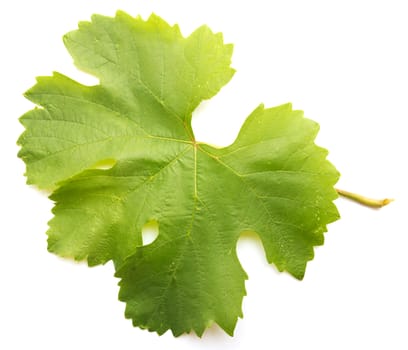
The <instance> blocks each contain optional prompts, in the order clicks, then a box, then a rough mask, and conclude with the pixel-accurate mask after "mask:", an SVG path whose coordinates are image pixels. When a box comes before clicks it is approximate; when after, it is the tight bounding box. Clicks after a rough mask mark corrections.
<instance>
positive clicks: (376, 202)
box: [336, 188, 394, 208]
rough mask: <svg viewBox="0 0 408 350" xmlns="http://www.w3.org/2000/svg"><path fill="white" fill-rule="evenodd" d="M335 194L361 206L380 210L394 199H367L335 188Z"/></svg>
mask: <svg viewBox="0 0 408 350" xmlns="http://www.w3.org/2000/svg"><path fill="white" fill-rule="evenodd" d="M336 191H337V193H338V194H339V195H340V196H343V197H345V198H348V199H351V200H353V201H355V202H357V203H360V204H362V205H365V206H367V207H370V208H382V207H384V206H386V205H387V204H390V203H391V202H392V201H394V199H389V198H384V199H373V198H368V197H364V196H362V195H360V194H356V193H353V192H348V191H344V190H340V189H338V188H336Z"/></svg>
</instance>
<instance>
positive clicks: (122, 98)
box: [18, 12, 339, 336]
mask: <svg viewBox="0 0 408 350" xmlns="http://www.w3.org/2000/svg"><path fill="white" fill-rule="evenodd" d="M64 42H65V45H66V47H67V49H68V51H69V52H70V53H71V55H72V57H73V58H74V62H75V64H76V65H77V67H78V68H80V69H81V70H83V71H85V72H88V73H90V74H93V75H94V76H96V77H98V78H99V79H100V84H99V85H96V86H84V85H81V84H79V83H77V82H75V81H73V80H71V79H69V78H67V77H65V76H63V75H61V74H59V73H54V75H53V76H51V77H41V78H38V82H37V84H36V85H35V86H34V87H33V88H31V89H30V90H29V91H28V92H27V93H26V96H27V98H28V99H30V100H31V101H32V102H34V103H35V104H37V105H38V106H39V107H37V108H35V109H34V110H31V111H29V112H28V113H26V114H25V115H24V116H22V117H21V122H22V123H23V125H24V126H25V127H26V131H25V132H24V133H23V134H22V136H21V137H20V139H19V141H18V142H19V144H20V145H21V150H20V153H19V156H20V157H21V158H22V159H23V160H24V161H25V162H26V165H27V173H26V175H27V180H28V183H32V184H36V185H38V186H39V187H45V188H53V189H54V192H53V193H52V195H51V197H50V198H51V199H52V200H53V201H54V202H55V207H54V209H53V213H54V218H53V219H52V220H51V221H50V223H49V226H50V228H49V231H48V248H49V250H50V251H51V252H54V253H56V254H58V255H60V256H64V257H73V258H74V259H76V260H87V261H88V263H89V265H97V264H104V263H106V262H107V261H109V260H113V262H114V264H115V267H116V269H117V272H116V276H117V277H119V278H120V279H121V281H120V294H119V298H120V300H122V301H124V302H126V304H127V306H126V317H128V318H131V319H132V320H133V324H134V325H135V326H138V327H141V328H147V329H149V330H151V331H156V332H158V333H159V334H162V333H164V332H166V331H167V330H168V329H171V330H172V332H173V334H174V335H176V336H177V335H180V334H182V333H184V332H190V331H191V330H194V331H195V332H196V333H197V334H198V335H201V334H202V333H203V332H204V330H205V329H206V328H207V327H208V326H209V325H210V324H211V323H213V322H216V323H218V324H219V325H220V326H221V327H222V328H223V329H224V330H225V331H226V332H227V333H228V334H231V335H232V334H233V330H234V328H235V325H236V322H237V319H238V317H242V311H241V303H242V298H243V296H244V295H245V280H246V278H247V276H246V273H245V272H244V270H243V269H242V267H241V265H240V263H239V261H238V258H237V254H236V244H237V240H238V238H239V236H240V234H241V233H242V232H244V231H254V232H256V233H257V234H258V235H259V237H260V238H261V240H262V243H263V246H264V249H265V252H266V258H267V259H268V262H269V263H271V264H274V265H275V266H276V267H277V268H278V269H279V270H280V271H288V272H289V273H291V274H292V275H293V276H295V277H296V278H298V279H302V278H303V276H304V273H305V268H306V263H307V261H309V260H311V259H312V258H313V247H314V246H316V245H321V244H322V243H323V238H324V237H323V233H324V232H325V231H326V225H327V224H328V223H330V222H332V221H335V220H336V219H338V217H339V216H338V212H337V209H336V207H335V205H334V204H333V202H332V201H333V200H334V199H335V198H336V197H337V194H336V191H335V190H334V189H333V186H334V184H335V183H336V181H337V179H338V176H339V174H338V172H337V171H336V170H335V168H334V167H333V166H332V165H331V164H330V163H329V162H328V161H327V160H326V155H327V151H326V150H324V149H322V148H320V147H318V146H316V145H315V144H314V139H315V137H316V134H317V132H318V125H317V124H316V123H315V122H313V121H311V120H309V119H306V118H304V116H303V113H302V112H301V111H294V110H292V107H291V105H290V104H286V105H282V106H279V107H275V108H269V109H265V108H264V107H263V106H262V105H261V106H259V107H258V108H256V109H255V110H254V112H253V113H252V114H251V115H250V116H249V117H248V119H247V120H246V122H245V124H244V125H243V127H242V129H241V131H240V133H239V135H238V137H237V139H236V141H235V142H234V143H233V144H232V145H230V146H228V147H224V148H215V147H212V146H209V145H206V144H204V143H199V142H197V141H196V140H195V138H194V134H193V131H192V128H191V117H192V112H193V111H194V109H195V108H196V107H197V106H198V105H199V104H200V102H201V101H202V100H204V99H209V98H211V97H212V96H214V95H215V94H216V93H217V92H218V91H219V90H220V88H221V87H222V86H223V85H224V84H226V83H227V82H228V81H229V80H230V79H231V77H232V75H233V73H234V70H233V69H232V68H230V59H231V54H232V46H231V45H225V44H224V43H223V39H222V35H221V34H213V33H212V32H211V31H210V29H209V28H208V27H206V26H203V27H200V28H198V29H197V30H196V31H195V32H194V33H192V34H191V35H190V36H189V37H187V38H183V36H182V35H181V34H180V31H179V29H178V27H177V26H173V27H171V26H169V25H168V24H167V23H166V22H164V21H163V20H162V19H161V18H159V17H157V16H155V15H152V16H151V17H150V18H149V19H148V20H147V21H144V20H142V19H141V18H132V17H130V16H129V15H127V14H125V13H123V12H118V13H117V15H116V17H115V18H110V17H104V16H99V15H95V16H93V17H92V22H89V23H88V22H82V23H80V25H79V29H78V30H76V31H73V32H70V33H68V34H67V35H66V36H65V37H64ZM104 163H105V164H108V165H110V166H111V167H109V168H107V169H106V168H105V169H102V168H100V165H101V164H104ZM152 220H154V221H156V222H157V223H158V225H159V235H158V237H157V239H156V240H155V241H154V242H152V243H151V244H148V245H143V242H142V228H143V226H144V225H145V224H146V223H147V222H150V221H152Z"/></svg>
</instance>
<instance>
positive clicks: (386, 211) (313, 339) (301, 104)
mask: <svg viewBox="0 0 408 350" xmlns="http://www.w3.org/2000/svg"><path fill="white" fill-rule="evenodd" d="M405 4H406V1H390V0H386V1H385V0H384V1H375V0H370V1H358V0H354V1H348V0H347V1H345V0H343V1H328V0H324V1H313V0H308V1H305V0H300V1H290V0H282V1H275V0H269V1H257V0H251V1H227V0H217V1H210V0H185V1H181V0H163V1H159V0H157V1H137V0H129V1H125V0H123V1H114V0H110V1H108V0H86V1H84V0H81V1H73V0H70V1H65V0H58V1H55V0H49V1H46V0H36V1H29V0H27V1H22V0H13V1H3V2H1V5H0V26H1V28H0V36H1V41H0V44H1V52H0V62H1V64H0V70H1V71H0V79H1V81H0V98H1V112H0V142H1V147H0V152H1V159H2V166H1V172H0V176H1V181H0V185H1V196H0V200H1V205H2V207H1V216H0V218H1V228H0V348H1V349H7V350H9V349H10V350H11V349H44V350H46V349H60V350H62V349H142V348H143V349H166V350H169V349H177V350H183V349H225V350H228V349H249V348H251V347H256V348H258V349H280V350H284V349H291V350H292V349H313V350H318V349H332V350H333V349H393V350H396V349H407V348H408V332H407V328H408V286H407V285H408V284H407V280H408V232H407V231H408V230H407V224H406V222H407V216H408V215H407V214H408V212H407V209H408V199H407V198H408V191H407V184H406V180H407V171H406V169H407V166H406V163H407V157H406V154H407V153H406V151H407V146H408V142H407V136H406V135H407V126H406V125H407V123H406V120H407V117H408V108H407V102H408V49H407V46H408V20H407V18H408V8H407V7H406V5H405ZM117 9H122V10H125V11H127V12H128V13H130V14H132V15H137V14H141V15H142V16H143V17H144V18H146V17H147V16H148V15H149V14H150V13H151V12H152V11H154V12H155V13H157V14H158V15H160V16H162V17H163V18H164V19H166V20H167V21H168V22H170V23H172V24H173V23H179V24H180V26H181V29H182V31H183V33H184V34H185V35H188V34H189V33H190V32H191V31H192V30H193V29H195V28H196V27H198V26H199V25H201V24H204V23H206V24H208V25H209V26H210V27H211V28H212V29H213V30H214V31H222V32H223V33H224V37H225V40H226V42H232V43H234V44H235V50H234V56H233V66H234V67H235V68H236V69H237V73H236V75H235V77H234V78H233V80H232V81H231V82H230V83H229V85H228V86H226V87H225V88H224V89H223V90H222V91H221V92H220V94H219V95H217V97H215V98H214V99H212V100H211V101H209V102H205V103H204V105H203V106H201V107H200V108H199V110H200V112H199V114H198V115H197V116H196V118H195V120H194V130H195V133H196V136H197V138H198V139H199V140H200V141H208V142H211V143H215V144H219V145H226V144H228V143H230V142H231V141H232V140H233V139H234V137H235V136H236V134H237V132H238V129H239V127H240V125H241V124H242V122H243V120H244V119H245V117H246V116H247V115H248V114H249V113H250V111H251V110H252V109H254V108H255V107H256V106H257V105H258V104H259V103H260V102H264V103H265V105H266V106H275V105H278V104H281V103H285V102H289V101H290V102H293V104H294V107H295V108H297V109H302V110H304V111H305V114H306V115H307V116H308V117H310V118H312V119H314V120H316V121H318V122H319V123H320V125H321V131H320V134H319V136H318V140H317V142H318V143H319V144H320V145H322V146H324V147H326V148H328V149H329V150H330V156H329V157H330V160H331V161H332V162H333V163H334V164H335V165H336V167H337V168H338V169H339V170H340V172H341V173H342V177H341V180H340V182H339V183H338V187H340V188H344V189H347V190H351V191H357V192H360V193H363V194H366V195H369V196H372V197H385V196H387V197H393V198H395V199H396V201H395V202H394V203H392V204H391V205H389V206H388V207H386V208H383V209H382V210H371V209H367V208H364V207H361V206H359V205H356V204H354V203H351V202H349V201H347V200H344V199H339V200H337V201H336V203H337V205H338V208H339V210H340V213H341V215H342V219H341V220H340V221H338V222H336V223H334V224H332V225H330V226H329V232H328V233H327V234H326V242H325V245H324V246H323V247H319V248H317V249H316V256H315V259H314V260H313V261H312V262H310V263H309V265H308V268H307V272H306V276H305V279H304V280H303V281H302V282H299V281H296V280H295V279H293V278H292V277H290V276H289V275H287V274H279V273H277V272H276V270H275V269H274V267H272V266H268V264H267V263H266V262H265V259H264V254H263V251H262V247H261V244H260V243H259V242H253V241H250V240H247V239H241V240H240V242H239V244H238V253H239V257H240V260H241V262H242V265H243V267H244V269H245V270H246V271H247V273H248V275H249V281H247V284H246V287H247V292H248V296H246V297H245V298H244V303H243V310H244V318H243V319H240V320H239V321H238V325H237V327H236V330H235V335H234V337H229V336H227V335H226V334H224V333H223V332H222V331H221V330H220V329H219V328H218V327H217V326H213V327H212V328H210V329H209V330H208V331H207V332H206V333H205V334H204V336H203V337H202V338H201V339H199V338H198V337H196V336H194V335H184V336H181V337H179V338H173V336H172V335H171V333H170V332H167V333H166V334H165V335H164V336H161V337H159V336H157V334H155V333H149V332H147V331H142V330H140V329H137V328H133V327H132V325H131V322H130V321H128V320H125V318H124V316H123V311H124V304H123V303H120V302H119V301H117V293H118V287H117V285H116V283H117V280H115V279H114V278H113V277H112V275H113V267H112V266H111V265H110V264H108V265H106V266H102V267H96V268H92V269H89V268H87V267H86V266H85V265H84V264H74V263H72V262H69V261H66V260H62V259H59V258H57V257H55V256H53V255H51V254H49V253H48V252H47V249H46V236H45V231H46V229H47V221H48V220H49V219H50V218H51V213H50V209H51V207H52V204H51V202H50V201H49V200H48V199H47V197H46V194H45V193H41V192H39V191H38V190H36V189H35V188H30V187H28V186H26V185H25V178H24V177H23V173H24V164H23V162H22V161H21V160H19V159H18V158H17V157H16V153H17V152H18V147H17V146H16V140H17V138H18V136H19V134H20V133H21V132H22V130H23V128H22V126H21V125H20V124H19V123H18V117H19V116H20V115H21V114H23V113H24V112H25V111H27V110H29V109H31V108H32V105H31V103H30V102H28V101H26V100H25V99H24V98H23V97H22V93H23V92H24V91H25V90H26V89H28V88H29V87H30V86H32V85H33V84H34V82H35V80H34V78H35V76H38V75H49V74H51V72H52V71H53V70H57V71H60V72H62V73H64V74H67V75H69V76H71V77H73V78H75V79H78V80H80V81H82V82H90V83H91V82H92V83H93V82H94V80H92V79H89V77H86V76H85V75H83V74H81V73H79V72H77V71H76V69H75V68H74V67H73V65H72V62H71V58H70V56H69V55H68V53H67V52H66V50H65V48H64V46H63V44H62V40H61V37H62V35H63V34H64V33H66V32H67V31H69V30H72V29H75V28H76V26H77V22H78V21H79V20H88V19H89V18H90V16H91V14H92V13H100V14H105V15H113V14H114V13H115V11H116V10H117Z"/></svg>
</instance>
